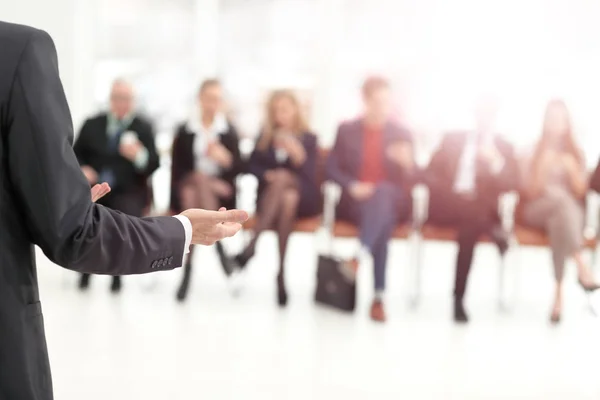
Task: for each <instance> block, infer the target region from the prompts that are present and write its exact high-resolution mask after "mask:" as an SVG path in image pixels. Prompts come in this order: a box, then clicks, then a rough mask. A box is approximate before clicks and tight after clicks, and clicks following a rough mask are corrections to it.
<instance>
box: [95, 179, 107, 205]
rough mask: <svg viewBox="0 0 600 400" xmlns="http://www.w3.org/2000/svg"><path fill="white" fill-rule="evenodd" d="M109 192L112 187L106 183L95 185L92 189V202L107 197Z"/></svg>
mask: <svg viewBox="0 0 600 400" xmlns="http://www.w3.org/2000/svg"><path fill="white" fill-rule="evenodd" d="M109 192H110V186H109V185H108V183H106V182H104V183H99V184H96V185H94V186H93V187H92V189H91V194H92V201H93V202H96V201H97V200H99V199H101V198H102V197H104V196H106V195H107V194H108V193H109Z"/></svg>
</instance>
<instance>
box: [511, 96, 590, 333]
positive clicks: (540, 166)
mask: <svg viewBox="0 0 600 400" xmlns="http://www.w3.org/2000/svg"><path fill="white" fill-rule="evenodd" d="M527 172H528V173H527V175H528V179H527V180H526V182H525V193H524V196H523V197H524V204H523V213H522V217H523V222H524V223H525V224H527V225H529V226H532V227H535V228H539V229H543V230H544V231H545V232H546V233H547V234H548V236H549V238H550V247H551V249H552V261H553V265H554V278H555V279H556V287H555V292H554V305H553V308H552V312H551V314H550V320H551V322H553V323H558V322H559V321H560V317H561V307H562V279H563V275H564V269H565V262H566V260H567V258H568V257H573V259H574V260H575V263H576V265H577V271H578V276H579V284H580V285H581V286H582V288H583V289H584V290H585V291H593V290H596V289H598V288H599V287H600V286H599V285H598V284H597V283H595V282H594V277H593V274H592V272H591V270H590V268H589V266H588V265H587V264H586V262H585V261H584V259H583V254H582V249H583V245H584V237H583V230H584V224H585V210H584V204H585V196H586V193H587V189H588V188H587V186H588V185H587V176H586V169H585V162H584V159H583V155H582V153H581V151H580V150H579V148H578V146H577V145H576V143H575V137H574V134H573V130H572V126H571V120H570V116H569V112H568V110H567V107H566V105H565V103H564V102H563V101H562V100H553V101H551V102H550V103H549V104H548V106H547V108H546V114H545V117H544V124H543V131H542V137H541V139H540V140H539V141H538V143H537V146H536V149H535V153H534V155H533V158H532V160H531V163H530V165H529V168H528V171H527Z"/></svg>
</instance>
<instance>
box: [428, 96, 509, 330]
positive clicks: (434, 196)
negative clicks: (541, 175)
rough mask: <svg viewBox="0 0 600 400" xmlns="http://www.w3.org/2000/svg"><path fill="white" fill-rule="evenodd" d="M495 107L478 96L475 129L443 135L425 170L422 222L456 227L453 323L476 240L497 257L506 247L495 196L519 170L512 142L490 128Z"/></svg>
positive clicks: (460, 312)
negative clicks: (484, 239)
mask: <svg viewBox="0 0 600 400" xmlns="http://www.w3.org/2000/svg"><path fill="white" fill-rule="evenodd" d="M496 112H497V104H496V100H495V99H494V98H493V97H491V96H481V97H480V98H479V101H478V103H477V105H476V110H475V119H476V121H475V122H476V124H475V125H476V126H475V129H474V130H471V131H467V132H454V133H449V134H446V135H445V136H444V137H443V139H442V142H441V145H440V147H439V148H438V150H437V151H435V152H434V154H433V156H432V159H431V161H430V164H429V166H428V168H427V171H426V179H427V184H428V186H429V191H430V196H429V216H428V223H430V224H433V225H438V226H442V227H451V228H454V229H457V231H458V232H457V233H458V238H457V240H458V255H457V258H456V276H455V283H454V320H455V321H456V322H459V323H466V322H468V316H467V313H466V311H465V309H464V304H463V299H464V295H465V290H466V286H467V279H468V276H469V270H470V269H471V264H472V261H473V253H474V249H475V245H476V244H477V241H478V240H479V238H480V237H481V236H482V235H484V234H486V235H488V236H489V237H490V238H491V239H492V240H493V241H494V242H495V243H496V245H497V246H498V249H499V251H500V254H501V255H502V256H503V255H504V253H505V252H506V250H507V249H508V233H507V232H505V231H504V230H503V228H502V224H501V220H500V216H499V213H498V199H499V196H500V194H502V193H503V192H506V191H510V190H514V189H516V188H517V187H518V183H519V178H518V172H519V169H518V165H517V161H516V159H515V156H514V152H513V148H512V146H511V145H510V144H509V143H507V142H506V141H504V140H503V139H501V138H500V137H499V136H497V135H496V134H495V132H494V122H495V117H496Z"/></svg>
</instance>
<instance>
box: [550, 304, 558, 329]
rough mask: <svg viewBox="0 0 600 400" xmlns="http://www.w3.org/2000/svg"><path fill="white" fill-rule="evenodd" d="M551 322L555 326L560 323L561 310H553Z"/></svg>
mask: <svg viewBox="0 0 600 400" xmlns="http://www.w3.org/2000/svg"><path fill="white" fill-rule="evenodd" d="M550 322H551V323H552V324H553V325H557V324H558V323H559V322H560V308H555V309H553V310H552V314H550Z"/></svg>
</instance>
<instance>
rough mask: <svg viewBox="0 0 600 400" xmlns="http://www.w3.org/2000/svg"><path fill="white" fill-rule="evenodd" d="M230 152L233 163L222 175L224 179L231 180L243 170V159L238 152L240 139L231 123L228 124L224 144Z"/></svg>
mask: <svg viewBox="0 0 600 400" xmlns="http://www.w3.org/2000/svg"><path fill="white" fill-rule="evenodd" d="M225 147H226V148H227V150H228V151H229V152H230V153H231V157H232V159H233V163H232V165H231V167H230V168H229V169H227V170H226V171H225V172H224V174H223V177H224V178H225V179H231V180H233V179H234V178H235V177H236V176H237V175H239V174H241V173H243V172H244V170H245V166H244V160H243V159H242V154H241V153H240V139H239V135H238V132H237V130H236V129H235V127H233V126H232V125H230V126H229V132H228V133H227V144H226V146H225Z"/></svg>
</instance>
